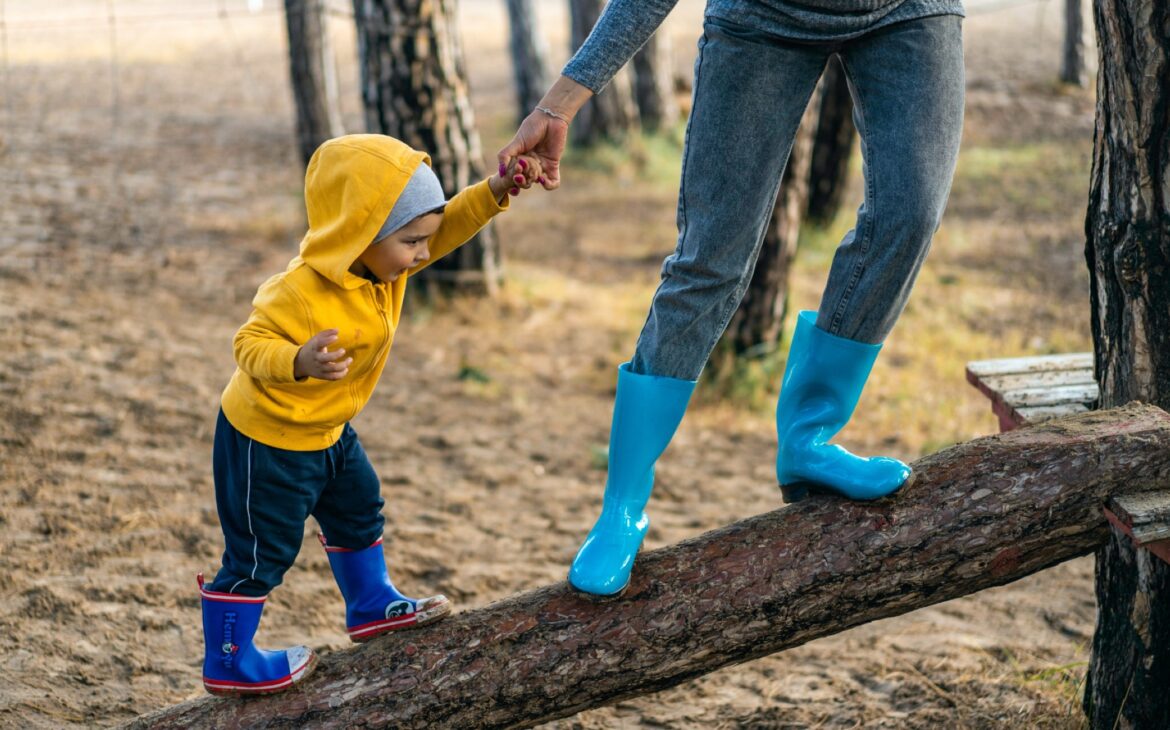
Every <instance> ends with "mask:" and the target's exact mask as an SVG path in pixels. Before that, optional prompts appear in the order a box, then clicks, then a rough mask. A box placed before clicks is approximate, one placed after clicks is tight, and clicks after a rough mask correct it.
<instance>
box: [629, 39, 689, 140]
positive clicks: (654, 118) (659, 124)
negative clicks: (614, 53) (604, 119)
mask: <svg viewBox="0 0 1170 730" xmlns="http://www.w3.org/2000/svg"><path fill="white" fill-rule="evenodd" d="M633 68H634V99H635V101H636V102H637V106H638V121H639V122H641V124H642V128H643V129H646V130H649V131H651V132H654V131H657V130H659V129H663V128H666V127H670V126H671V125H673V124H674V123H675V122H677V121H678V101H677V100H675V98H674V83H673V80H672V76H671V66H670V36H669V35H667V34H666V33H663V32H661V31H658V32H656V33H654V35H652V36H650V40H648V41H646V45H644V46H642V48H641V49H639V50H638V52H637V53H635V54H634V59H633Z"/></svg>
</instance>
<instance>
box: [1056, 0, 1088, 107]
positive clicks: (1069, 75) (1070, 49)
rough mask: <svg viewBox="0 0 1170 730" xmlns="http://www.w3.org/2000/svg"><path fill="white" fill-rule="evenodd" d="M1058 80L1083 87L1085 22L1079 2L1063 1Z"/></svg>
mask: <svg viewBox="0 0 1170 730" xmlns="http://www.w3.org/2000/svg"><path fill="white" fill-rule="evenodd" d="M1060 80H1061V81H1063V82H1064V83H1066V84H1076V85H1077V86H1084V85H1085V20H1084V16H1083V15H1082V14H1081V0H1064V56H1063V57H1062V59H1061V63H1060Z"/></svg>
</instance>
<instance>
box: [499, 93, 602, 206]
mask: <svg viewBox="0 0 1170 730" xmlns="http://www.w3.org/2000/svg"><path fill="white" fill-rule="evenodd" d="M591 96H593V92H592V91H591V90H590V89H589V88H588V87H586V86H583V85H581V84H579V83H577V82H576V81H574V80H572V79H571V78H569V77H568V76H561V77H560V78H558V79H557V80H556V82H555V83H554V84H553V85H552V87H550V88H549V90H548V92H547V93H545V95H544V98H543V99H541V100H540V103H539V104H537V109H535V110H533V112H532V113H531V114H529V115H528V116H527V117H525V118H524V121H523V122H521V123H520V129H518V130H517V131H516V136H515V137H513V138H512V141H511V142H509V143H508V144H507V145H505V146H504V148H503V149H501V150H500V151H499V153H498V154H497V155H496V158H497V160H498V161H499V163H500V169H501V170H507V169H508V168H509V167H511V165H512V161H513V160H514V159H515V158H516V157H518V156H519V155H524V154H527V155H532V156H533V157H535V158H537V159H538V160H540V166H541V168H543V170H544V175H542V176H541V179H540V184H541V185H543V186H544V189H545V190H556V189H557V188H559V187H560V186H561V155H563V154H564V153H565V142H566V141H567V140H568V137H569V123H570V122H572V121H573V117H575V116H576V115H577V111H578V110H579V109H580V108H581V107H582V106H584V105H585V102H587V101H589V97H591ZM541 109H544V110H547V111H541ZM549 112H551V114H550V113H549ZM501 174H503V173H501Z"/></svg>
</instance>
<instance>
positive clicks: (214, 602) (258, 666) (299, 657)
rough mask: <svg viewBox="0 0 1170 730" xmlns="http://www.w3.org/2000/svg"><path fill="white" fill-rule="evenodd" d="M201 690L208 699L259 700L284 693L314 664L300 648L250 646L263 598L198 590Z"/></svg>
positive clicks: (306, 650)
mask: <svg viewBox="0 0 1170 730" xmlns="http://www.w3.org/2000/svg"><path fill="white" fill-rule="evenodd" d="M198 581H199V594H200V596H201V597H202V599H203V643H204V653H203V687H204V688H205V689H206V690H207V691H208V692H210V693H211V694H213V695H263V694H273V693H274V692H281V691H283V690H286V689H288V688H289V687H291V686H292V685H294V684H296V683H297V682H299V681H301V680H302V679H304V678H305V677H306V676H307V675H308V674H309V672H310V671H312V669H313V666H314V665H316V663H317V655H316V654H315V653H314V652H313V650H312V649H310V648H308V647H306V646H294V647H293V648H291V649H285V650H284V651H265V650H264V649H258V648H256V646H255V645H254V644H253V643H252V637H254V636H255V635H256V629H257V627H259V626H260V614H261V613H263V612H264V601H265V599H266V598H267V597H266V596H259V597H254V596H241V595H239V594H235V593H217V592H215V591H209V590H206V589H205V588H204V587H203V574H202V573H200V574H199V577H198Z"/></svg>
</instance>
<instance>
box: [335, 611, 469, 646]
mask: <svg viewBox="0 0 1170 730" xmlns="http://www.w3.org/2000/svg"><path fill="white" fill-rule="evenodd" d="M450 615H451V602H450V601H444V602H443V603H442V604H440V605H439V606H435V607H434V608H431V609H428V610H426V611H419V612H418V613H415V614H412V615H411V616H409V617H407V616H402V617H399V619H398V621H397V622H395V621H394V620H393V619H392V620H391V621H390V625H388V626H383V627H379V628H376V629H375V630H373V631H371V632H369V633H365V634H362V635H361V636H354V635H353V634H350V635H349V640H350V641H352V642H353V643H355V644H364V643H366V642H367V641H370V640H371V639H375V638H377V637H379V636H383V635H385V634H389V633H393V632H395V631H406V630H409V629H417V628H420V627H422V626H427V625H428V624H433V623H435V622H436V621H441V620H443V619H444V618H446V617H448V616H450ZM407 618H413V619H414V620H413V621H405V619H407Z"/></svg>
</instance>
